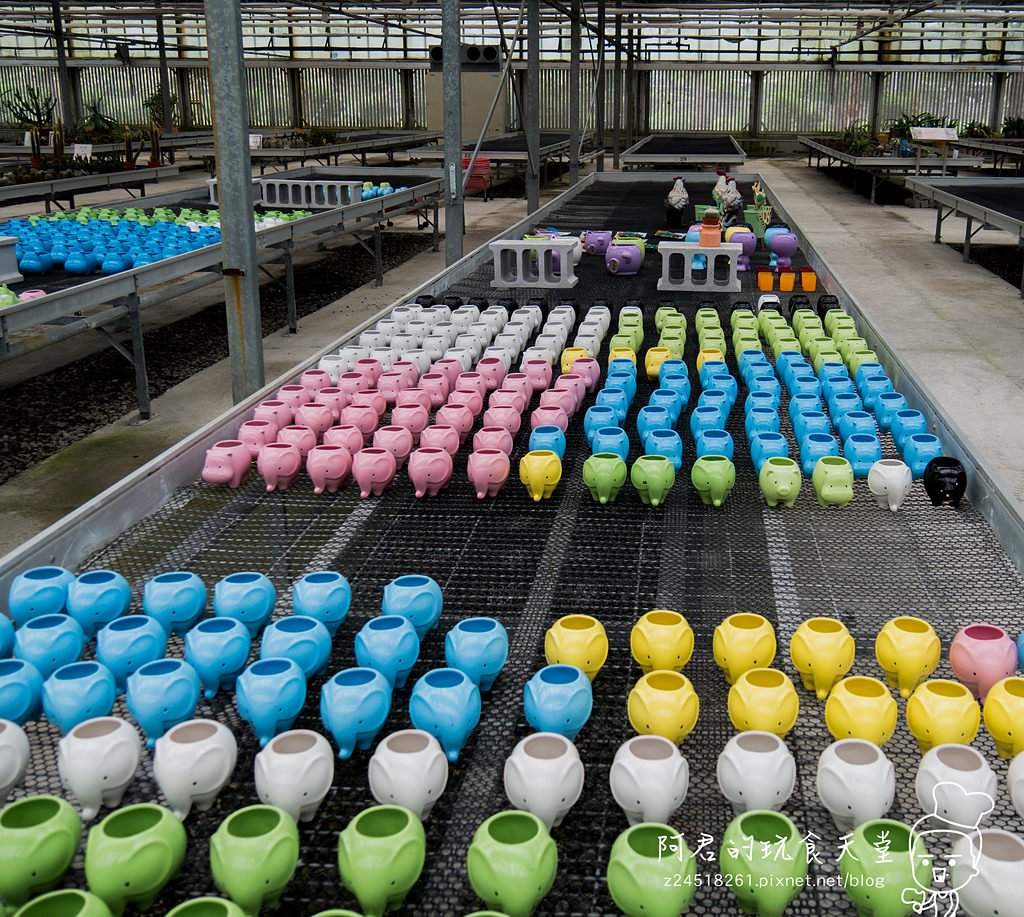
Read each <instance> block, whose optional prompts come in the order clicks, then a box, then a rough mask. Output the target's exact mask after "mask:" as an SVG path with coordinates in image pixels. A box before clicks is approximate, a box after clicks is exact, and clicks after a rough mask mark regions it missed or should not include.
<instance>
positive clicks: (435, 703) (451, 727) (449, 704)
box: [409, 668, 481, 761]
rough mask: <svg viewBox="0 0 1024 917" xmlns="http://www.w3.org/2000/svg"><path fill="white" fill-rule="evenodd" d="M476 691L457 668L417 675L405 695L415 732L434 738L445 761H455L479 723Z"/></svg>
mask: <svg viewBox="0 0 1024 917" xmlns="http://www.w3.org/2000/svg"><path fill="white" fill-rule="evenodd" d="M480 712H481V699H480V689H479V688H478V687H477V685H476V684H474V682H473V680H472V679H471V678H470V677H469V676H468V675H466V674H465V673H464V672H461V671H460V670H459V669H450V668H446V669H433V670H431V671H429V672H427V673H426V674H425V675H423V676H421V677H420V679H419V680H418V681H417V682H416V684H415V685H414V686H413V689H412V694H411V695H410V696H409V717H410V719H411V720H412V725H413V726H414V727H415V728H416V729H422V730H423V731H425V732H429V733H430V734H431V735H432V736H434V737H435V738H436V739H437V740H438V741H439V742H440V743H441V747H442V748H443V749H444V752H445V754H446V755H447V756H448V760H449V761H456V760H458V757H459V752H460V751H461V750H462V748H463V746H464V745H465V744H466V741H467V740H468V739H469V736H470V733H472V731H473V730H474V729H475V728H476V725H477V723H479V722H480Z"/></svg>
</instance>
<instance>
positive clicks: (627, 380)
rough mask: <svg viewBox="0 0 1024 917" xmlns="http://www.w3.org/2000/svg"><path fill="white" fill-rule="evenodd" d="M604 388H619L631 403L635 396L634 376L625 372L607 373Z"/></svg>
mask: <svg viewBox="0 0 1024 917" xmlns="http://www.w3.org/2000/svg"><path fill="white" fill-rule="evenodd" d="M604 388H621V389H622V390H623V391H624V392H625V393H626V398H627V399H628V400H629V403H630V404H632V403H633V399H634V398H636V376H635V375H633V374H632V373H626V372H617V373H608V376H607V377H606V378H605V380H604Z"/></svg>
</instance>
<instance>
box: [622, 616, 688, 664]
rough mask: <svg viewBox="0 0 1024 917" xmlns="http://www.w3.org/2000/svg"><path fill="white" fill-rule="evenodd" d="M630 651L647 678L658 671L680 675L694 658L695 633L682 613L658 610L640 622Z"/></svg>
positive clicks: (634, 630)
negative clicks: (683, 668)
mask: <svg viewBox="0 0 1024 917" xmlns="http://www.w3.org/2000/svg"><path fill="white" fill-rule="evenodd" d="M629 648H630V649H631V650H632V651H633V658H634V659H635V660H636V661H637V662H639V663H640V668H641V669H642V670H643V672H644V674H645V675H646V674H647V673H648V672H653V671H655V670H656V669H665V670H669V671H674V672H678V671H679V670H680V669H681V668H682V667H683V666H684V665H686V663H687V662H689V661H690V656H692V655H693V630H692V628H691V627H690V625H689V624H688V623H687V621H686V618H684V617H683V616H682V615H681V614H679V613H678V612H676V611H666V610H665V609H663V608H658V609H655V610H654V611H649V612H647V614H645V615H644V616H643V617H642V618H641V619H640V620H639V621H637V622H636V625H635V626H634V627H633V632H632V633H631V634H630V635H629Z"/></svg>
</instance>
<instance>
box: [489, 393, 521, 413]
mask: <svg viewBox="0 0 1024 917" xmlns="http://www.w3.org/2000/svg"><path fill="white" fill-rule="evenodd" d="M502 404H508V405H511V406H512V407H514V408H515V409H516V410H517V411H518V412H519V413H520V414H522V413H523V411H525V410H526V405H527V404H528V399H527V398H526V397H525V396H524V395H523V393H522V392H520V391H518V390H517V389H514V388H499V389H498V390H497V391H493V392H491V397H490V398H488V399H487V406H488V407H490V408H496V407H498V406H499V405H502Z"/></svg>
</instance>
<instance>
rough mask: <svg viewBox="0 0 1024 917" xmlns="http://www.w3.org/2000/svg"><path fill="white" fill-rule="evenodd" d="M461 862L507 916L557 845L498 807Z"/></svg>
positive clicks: (515, 915)
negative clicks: (499, 810) (463, 862)
mask: <svg viewBox="0 0 1024 917" xmlns="http://www.w3.org/2000/svg"><path fill="white" fill-rule="evenodd" d="M670 467H671V465H670ZM466 867H467V869H468V871H469V883H470V885H472V886H473V891H475V892H476V893H477V894H478V895H479V896H480V897H481V898H483V899H484V901H486V902H488V903H489V904H494V905H495V907H499V908H501V911H502V913H505V914H507V915H508V917H530V914H532V913H533V911H534V909H535V908H536V907H537V905H538V904H539V903H540V901H541V899H542V898H543V897H544V896H545V895H546V894H547V893H548V892H549V891H550V890H551V886H552V885H553V884H554V882H555V872H556V870H557V869H558V850H557V849H556V847H555V842H554V841H553V840H552V839H551V835H550V834H548V829H547V828H546V827H544V822H542V821H541V820H540V819H539V818H537V816H536V815H533V814H531V813H530V812H511V811H510V812H499V813H498V814H497V815H492V816H491V817H490V818H488V819H487V821H485V822H484V823H483V824H482V825H480V827H479V828H477V829H476V834H474V835H473V842H472V843H471V844H470V845H469V852H468V853H467V854H466Z"/></svg>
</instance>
